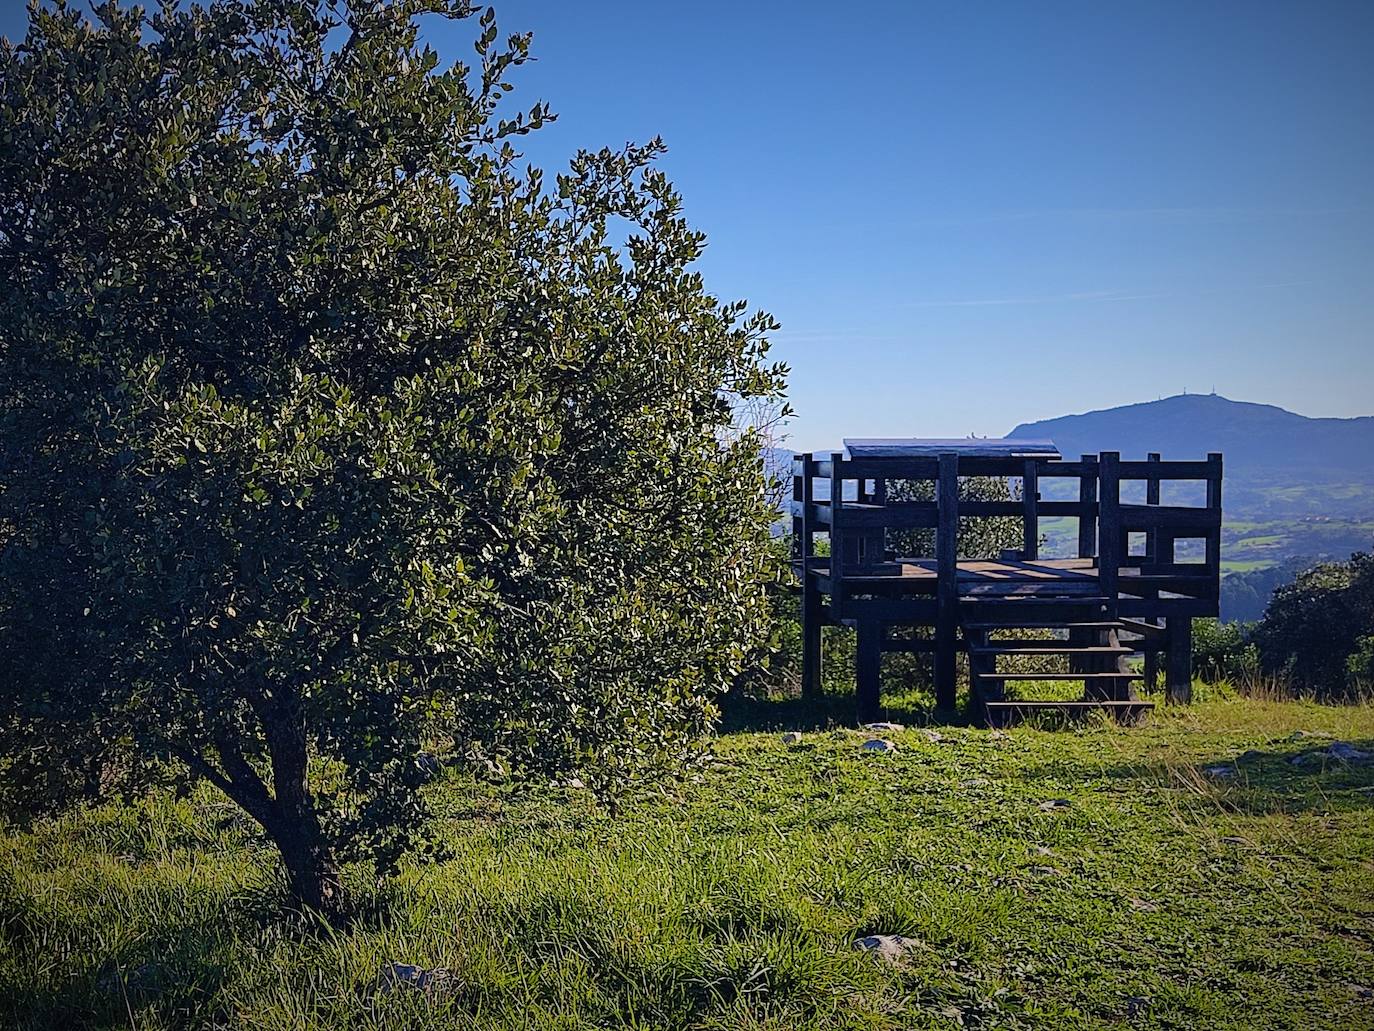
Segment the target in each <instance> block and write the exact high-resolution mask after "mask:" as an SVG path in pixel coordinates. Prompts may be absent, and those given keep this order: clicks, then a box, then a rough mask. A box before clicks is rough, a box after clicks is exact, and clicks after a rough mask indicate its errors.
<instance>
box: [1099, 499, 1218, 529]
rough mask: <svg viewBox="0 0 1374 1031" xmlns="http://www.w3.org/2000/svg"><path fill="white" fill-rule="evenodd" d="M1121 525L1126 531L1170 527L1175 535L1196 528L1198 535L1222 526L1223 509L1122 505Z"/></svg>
mask: <svg viewBox="0 0 1374 1031" xmlns="http://www.w3.org/2000/svg"><path fill="white" fill-rule="evenodd" d="M1121 526H1122V528H1123V529H1124V530H1125V531H1126V532H1128V533H1129V532H1139V531H1141V530H1153V529H1169V530H1173V531H1174V532H1175V536H1186V534H1180V533H1178V531H1179V530H1196V531H1197V534H1196V536H1198V537H1202V536H1205V535H1206V531H1207V530H1208V529H1210V528H1214V527H1215V528H1219V527H1220V526H1221V509H1219V508H1216V509H1213V508H1189V507H1187V506H1185V505H1122V506H1121Z"/></svg>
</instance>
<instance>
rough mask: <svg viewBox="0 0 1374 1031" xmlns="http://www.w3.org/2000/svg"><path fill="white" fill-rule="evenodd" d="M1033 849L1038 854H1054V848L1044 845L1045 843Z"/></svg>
mask: <svg viewBox="0 0 1374 1031" xmlns="http://www.w3.org/2000/svg"><path fill="white" fill-rule="evenodd" d="M1031 851H1032V852H1034V853H1035V854H1036V855H1037V856H1052V855H1054V849H1052V848H1047V847H1046V846H1044V845H1036V846H1035V847H1034V848H1032V849H1031Z"/></svg>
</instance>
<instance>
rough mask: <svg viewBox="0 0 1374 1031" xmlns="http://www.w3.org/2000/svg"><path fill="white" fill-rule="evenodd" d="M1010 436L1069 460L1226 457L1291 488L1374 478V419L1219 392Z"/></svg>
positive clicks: (1242, 472) (1232, 471)
mask: <svg viewBox="0 0 1374 1031" xmlns="http://www.w3.org/2000/svg"><path fill="white" fill-rule="evenodd" d="M1007 436H1008V437H1022V438H1026V437H1049V438H1050V439H1051V440H1053V441H1054V442H1055V443H1056V444H1057V445H1059V448H1060V450H1061V451H1062V452H1063V453H1064V455H1065V457H1066V458H1067V457H1076V456H1077V455H1078V454H1090V453H1094V452H1101V451H1120V452H1121V453H1122V455H1123V457H1127V458H1142V457H1144V456H1145V454H1146V453H1148V452H1150V451H1157V452H1159V453H1161V454H1162V455H1164V457H1165V458H1173V459H1189V458H1201V457H1203V456H1204V455H1205V454H1206V453H1207V452H1209V451H1221V452H1223V453H1224V454H1225V456H1226V464H1227V475H1228V478H1230V477H1232V476H1236V477H1240V478H1241V479H1244V480H1247V481H1264V482H1267V483H1270V484H1272V485H1276V486H1277V485H1281V484H1282V482H1283V481H1284V480H1285V479H1291V480H1294V482H1293V483H1292V486H1295V487H1296V486H1303V485H1305V484H1310V483H1328V484H1329V483H1350V482H1354V483H1371V482H1372V481H1374V416H1368V415H1365V416H1355V417H1352V418H1333V417H1315V418H1314V417H1311V416H1306V415H1299V414H1298V413H1296V412H1290V411H1288V410H1287V409H1285V408H1280V407H1278V406H1277V405H1269V404H1262V403H1259V402H1254V401H1235V400H1232V399H1231V398H1227V397H1223V396H1221V395H1219V394H1176V395H1174V396H1172V397H1166V398H1161V399H1159V400H1157V401H1142V402H1138V403H1136V404H1130V405H1120V406H1118V407H1115V408H1105V409H1099V410H1096V411H1090V412H1082V413H1078V414H1074V415H1063V416H1058V417H1056V418H1053V419H1041V420H1037V421H1034V422H1025V423H1021V424H1020V425H1018V426H1016V427H1015V428H1013V429H1012V430H1011V432H1010V433H1008V434H1007Z"/></svg>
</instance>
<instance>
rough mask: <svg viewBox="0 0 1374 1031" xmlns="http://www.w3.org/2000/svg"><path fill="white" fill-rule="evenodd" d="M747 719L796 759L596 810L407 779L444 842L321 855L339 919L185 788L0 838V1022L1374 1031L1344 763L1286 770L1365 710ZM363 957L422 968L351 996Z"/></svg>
mask: <svg viewBox="0 0 1374 1031" xmlns="http://www.w3.org/2000/svg"><path fill="white" fill-rule="evenodd" d="M770 712H772V713H773V715H772V717H770V715H769V714H770ZM895 714H896V715H897V716H899V717H902V718H907V719H909V718H911V716H910V714H909V713H907V712H905V711H903V710H901V709H898V710H897V711H896V713H895ZM773 719H775V720H776V721H777V722H778V724H779V725H780V726H797V727H801V728H802V729H805V730H806V731H807V733H806V734H805V735H804V737H803V741H802V743H801V744H800V745H797V746H792V747H788V746H786V745H784V744H783V743H782V742H781V741H780V740H779V736H778V734H777V733H776V732H762V731H759V730H753V731H748V732H739V733H726V734H723V735H722V736H721V737H720V738H719V740H718V741H717V742H716V744H715V747H714V758H713V760H712V761H711V763H710V764H709V766H707V767H706V768H705V769H704V770H703V772H702V773H701V774H700V775H699V776H697V777H693V778H688V779H684V780H683V781H682V782H681V783H679V784H676V785H674V786H671V787H669V788H667V789H665V790H663V791H662V792H652V793H647V794H645V795H643V796H641V797H639V798H636V799H632V800H630V801H629V803H628V804H627V805H626V806H625V807H624V808H623V810H622V811H621V812H620V813H619V815H617V816H615V817H611V816H608V815H607V814H606V813H605V812H603V811H601V810H599V809H597V808H596V807H595V806H594V805H593V804H592V803H591V801H590V800H589V799H588V798H587V796H586V794H585V793H584V792H582V791H578V790H570V789H551V788H542V787H537V786H531V785H522V784H514V783H507V784H497V785H483V784H474V783H472V782H471V781H468V780H465V779H463V778H457V777H455V778H454V779H452V780H450V781H448V782H446V783H443V784H440V785H437V786H435V788H434V789H433V790H434V791H435V794H436V802H437V804H438V807H439V809H440V812H441V817H440V830H441V833H442V836H443V838H444V839H445V841H446V843H447V845H448V847H449V849H450V851H451V856H450V858H448V859H447V860H445V861H442V862H432V863H424V862H417V863H414V864H413V865H411V866H410V867H409V868H408V869H407V871H406V872H405V873H404V876H403V877H402V878H401V879H400V881H399V882H398V883H395V884H390V885H384V886H381V887H378V886H376V885H375V883H374V882H372V881H371V880H370V878H369V877H368V876H367V874H366V872H365V871H364V870H362V869H354V870H351V871H350V874H349V876H350V880H351V883H352V884H353V886H354V888H355V890H356V891H358V892H359V893H360V895H361V897H362V899H363V901H364V905H363V907H362V909H361V910H360V912H359V914H358V916H357V919H356V920H355V921H354V922H353V924H352V925H351V926H350V927H348V928H347V929H345V930H341V931H332V930H328V929H326V928H323V927H321V926H318V925H315V924H313V923H309V922H305V923H301V922H295V921H290V920H285V919H283V918H281V917H280V916H279V915H278V913H277V905H278V895H277V892H278V890H279V889H278V887H277V882H276V880H275V877H276V874H275V865H274V859H273V854H272V852H271V850H270V849H269V848H268V847H267V846H266V844H265V843H264V841H263V840H262V839H261V838H260V837H259V836H257V835H255V834H254V833H252V831H251V829H250V827H249V826H247V825H245V823H244V822H243V821H242V820H240V819H239V818H238V817H237V815H236V812H235V810H234V809H233V808H232V807H231V806H228V805H227V804H226V803H224V802H223V801H221V800H219V799H218V798H217V797H216V796H215V795H214V794H213V793H211V792H209V791H202V792H199V793H196V794H195V795H193V796H192V797H191V798H188V799H182V800H177V799H174V798H172V797H171V796H158V797H156V798H154V799H153V800H150V801H147V802H143V803H140V804H137V805H133V806H128V807H124V806H116V805H111V806H106V807H103V808H98V809H93V810H90V811H87V812H83V813H80V814H78V815H75V816H72V817H69V818H66V819H61V820H56V821H52V822H48V823H44V824H41V825H39V826H38V827H36V828H35V829H33V830H32V831H28V832H21V831H18V830H14V829H11V830H9V831H8V832H7V833H4V834H0V942H2V943H3V945H2V946H0V1025H3V1026H5V1027H13V1028H18V1029H39V1028H68V1027H71V1028H76V1027H81V1028H86V1027H94V1028H115V1027H130V1026H133V1027H137V1028H139V1029H149V1031H150V1029H170V1028H210V1027H215V1028H261V1029H269V1028H270V1029H280V1028H293V1029H314V1028H319V1029H326V1028H329V1029H334V1028H350V1029H353V1028H373V1029H381V1028H387V1029H394V1028H414V1029H420V1028H462V1029H479V1028H480V1029H516V1028H560V1029H583V1028H585V1029H592V1028H638V1029H650V1028H674V1029H676V1028H694V1029H697V1028H699V1029H707V1028H712V1029H735V1028H739V1029H774V1031H796V1029H810V1028H816V1029H860V1028H862V1029H897V1028H932V1029H933V1028H941V1029H950V1031H954V1029H958V1028H1010V1029H1041V1028H1043V1029H1046V1031H1063V1029H1087V1028H1131V1029H1165V1028H1168V1029H1183V1028H1209V1029H1238V1031H1239V1029H1250V1028H1259V1027H1262V1028H1266V1029H1285V1028H1287V1029H1294V1031H1298V1029H1301V1031H1307V1029H1314V1028H1322V1029H1326V1028H1329V1029H1342V1031H1352V1029H1360V1028H1374V1001H1371V999H1370V997H1369V995H1368V993H1369V990H1370V988H1371V987H1374V935H1371V933H1370V931H1371V928H1374V803H1372V802H1371V797H1372V796H1371V791H1374V767H1369V766H1365V767H1353V766H1344V765H1341V764H1339V763H1335V762H1333V763H1331V764H1329V765H1327V766H1325V767H1323V766H1321V765H1320V764H1319V765H1317V766H1314V767H1311V768H1299V767H1296V766H1294V765H1292V764H1291V763H1290V760H1291V759H1292V758H1293V757H1294V756H1295V755H1297V754H1299V753H1301V752H1303V751H1305V750H1308V749H1312V748H1314V747H1321V746H1323V745H1324V744H1325V743H1326V742H1325V740H1324V739H1320V738H1318V739H1310V738H1309V739H1304V740H1293V739H1291V738H1290V735H1292V734H1293V732H1294V731H1298V730H1302V731H1305V732H1309V733H1311V732H1323V733H1328V734H1332V735H1335V736H1336V737H1338V738H1341V739H1344V740H1348V741H1352V742H1355V743H1358V744H1360V745H1361V746H1362V747H1374V740H1372V739H1374V710H1371V709H1370V708H1369V707H1358V708H1328V707H1321V706H1315V705H1307V704H1297V703H1285V704H1270V703H1261V702H1242V701H1221V700H1216V701H1210V702H1203V703H1200V704H1197V705H1195V706H1193V707H1191V708H1186V709H1180V710H1173V711H1163V712H1159V713H1156V715H1155V716H1154V717H1153V718H1152V719H1151V721H1150V722H1149V723H1148V724H1147V725H1146V726H1144V727H1139V728H1123V727H1118V726H1116V725H1113V724H1109V723H1100V724H1099V723H1093V724H1088V725H1085V726H1082V727H1079V728H1077V729H1071V730H1062V731H1047V730H1036V729H1029V728H1017V729H1014V730H1012V731H1010V732H1008V733H1006V734H1005V735H1003V736H997V735H994V734H991V733H989V732H987V731H983V730H974V729H970V728H968V727H963V726H953V727H950V726H945V727H940V728H938V735H939V740H932V739H930V738H928V737H927V735H926V734H925V733H923V732H921V731H920V730H906V731H896V732H890V733H888V734H887V736H889V737H891V738H892V740H894V741H895V742H896V744H897V751H896V752H894V753H891V754H886V755H884V754H872V753H866V752H864V751H862V750H861V749H860V747H859V746H860V743H861V742H862V741H863V737H862V736H860V735H859V734H857V733H855V732H845V731H839V732H836V733H833V734H832V733H831V731H830V730H829V729H828V728H826V727H824V726H823V725H822V726H820V727H817V726H816V724H814V723H812V722H809V721H806V720H800V721H799V715H798V713H797V712H796V710H794V709H792V708H790V707H789V706H788V705H787V704H786V703H780V704H779V705H778V706H777V707H776V709H775V710H773V709H770V708H769V707H768V706H766V705H764V706H760V707H759V709H758V711H756V712H754V713H753V714H752V721H753V722H752V725H753V726H755V727H758V726H759V725H760V721H762V723H763V724H765V725H766V724H767V723H768V722H770V721H771V720H773ZM1212 767H1215V768H1216V769H1217V770H1219V771H1220V772H1219V773H1218V772H1211V773H1209V772H1207V771H1208V769H1209V768H1212ZM869 934H901V935H904V936H907V938H909V939H910V943H909V947H908V951H906V952H905V953H904V954H903V955H902V957H901V959H900V961H898V962H887V961H884V960H883V959H880V958H878V957H876V956H874V955H870V954H865V953H863V952H860V951H857V950H856V949H855V948H854V947H853V943H854V941H855V940H856V939H858V938H860V937H862V936H864V935H869ZM393 961H397V962H404V963H413V964H419V965H421V966H425V967H442V968H445V969H447V970H448V971H450V972H451V979H450V980H449V981H448V982H447V983H446V984H445V985H443V986H442V988H441V989H440V990H437V991H435V992H434V993H432V994H430V995H425V994H423V993H421V992H418V991H412V990H408V989H400V990H392V991H383V990H379V989H378V977H379V972H380V971H382V970H383V969H384V968H385V967H386V966H387V965H388V964H389V963H391V962H393Z"/></svg>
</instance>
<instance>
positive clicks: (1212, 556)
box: [1207, 451, 1222, 584]
mask: <svg viewBox="0 0 1374 1031" xmlns="http://www.w3.org/2000/svg"><path fill="white" fill-rule="evenodd" d="M1207 464H1208V465H1209V466H1211V467H1212V471H1211V475H1210V476H1209V477H1208V478H1207V508H1208V509H1209V510H1211V511H1213V512H1215V513H1216V515H1217V525H1216V526H1215V527H1212V528H1210V529H1208V531H1207V568H1208V569H1209V570H1210V571H1211V573H1212V576H1213V577H1215V578H1216V580H1217V583H1218V584H1220V583H1221V464H1222V463H1221V452H1219V451H1213V452H1212V453H1211V454H1209V455H1208V456H1207Z"/></svg>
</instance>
